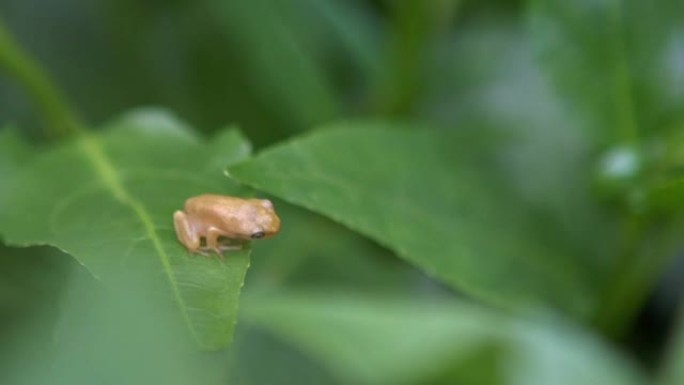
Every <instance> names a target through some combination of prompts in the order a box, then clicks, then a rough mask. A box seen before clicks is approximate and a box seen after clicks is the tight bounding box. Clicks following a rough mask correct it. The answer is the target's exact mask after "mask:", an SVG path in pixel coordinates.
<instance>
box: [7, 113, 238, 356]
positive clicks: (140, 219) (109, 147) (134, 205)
mask: <svg viewBox="0 0 684 385" xmlns="http://www.w3.org/2000/svg"><path fill="white" fill-rule="evenodd" d="M248 152H249V145H248V143H247V142H246V141H245V139H244V138H243V137H242V136H241V134H240V133H239V132H238V131H236V130H227V131H224V132H222V133H220V134H218V135H217V136H216V137H214V138H213V139H212V140H211V141H210V142H209V143H204V142H203V141H201V140H199V139H198V138H196V137H195V136H194V135H193V134H192V131H190V130H188V129H187V128H186V127H184V126H183V125H182V124H180V123H178V122H177V121H175V119H173V118H172V117H170V116H169V115H166V114H164V113H161V112H158V111H146V110H143V111H138V112H135V113H131V114H129V115H128V116H126V117H124V118H122V119H119V120H117V121H115V122H113V123H112V124H110V125H109V126H108V127H106V129H105V130H103V131H101V132H100V133H97V134H87V135H82V136H80V137H77V138H76V139H75V140H73V141H70V142H67V143H63V144H61V145H59V146H57V147H56V148H53V149H50V150H48V151H45V152H42V153H40V154H37V155H36V156H35V158H34V160H33V161H32V162H30V163H29V164H28V165H27V166H26V167H24V168H23V169H22V170H21V171H20V173H19V175H18V176H17V178H16V180H15V183H14V186H13V188H12V189H11V191H10V192H9V194H8V196H7V197H6V198H5V199H4V200H3V201H2V202H0V207H1V208H2V212H3V215H2V216H1V217H0V233H1V234H2V235H3V238H4V239H5V240H6V242H7V243H8V244H10V245H14V246H30V245H37V244H49V245H53V246H56V247H58V248H60V249H62V250H64V251H65V252H67V253H69V254H71V255H72V256H74V258H76V259H77V260H78V261H79V262H80V263H81V264H83V265H84V266H85V267H86V268H87V269H88V270H89V271H90V272H91V273H92V274H93V275H94V276H96V277H97V278H99V279H101V280H102V281H103V282H105V283H108V284H112V285H123V286H127V285H128V284H130V279H141V280H143V281H148V282H157V281H158V282H160V284H162V285H163V287H164V291H166V292H168V293H169V294H170V299H171V300H172V301H173V302H174V303H175V304H176V305H177V307H178V309H179V315H180V316H181V317H182V318H183V319H184V321H185V323H186V325H187V326H188V328H189V330H190V332H191V334H192V335H194V337H195V339H196V340H197V342H198V343H199V344H200V345H201V346H202V347H205V348H218V347H221V346H223V345H225V344H226V343H228V342H229V341H230V338H231V335H232V331H233V327H234V323H235V319H236V312H237V301H238V296H239V292H240V288H241V287H242V284H243V280H244V276H245V273H246V270H247V267H248V265H249V250H244V251H240V252H233V253H230V254H228V255H226V258H225V260H224V261H221V260H219V259H217V258H204V257H195V258H193V257H191V256H190V255H189V254H188V253H187V252H186V251H185V249H184V248H183V247H182V246H181V244H180V243H179V242H178V241H177V240H176V235H175V231H174V229H173V220H172V216H173V212H174V211H175V210H178V209H182V207H183V202H184V201H185V199H186V198H188V197H191V196H194V195H198V194H202V193H220V194H229V195H241V194H245V192H246V191H245V190H244V189H243V188H240V187H239V186H237V185H236V184H234V183H230V182H229V181H226V180H225V178H222V177H221V170H222V168H223V167H225V165H227V164H230V163H231V162H233V161H235V160H239V159H241V158H243V157H244V156H246V155H247V154H248Z"/></svg>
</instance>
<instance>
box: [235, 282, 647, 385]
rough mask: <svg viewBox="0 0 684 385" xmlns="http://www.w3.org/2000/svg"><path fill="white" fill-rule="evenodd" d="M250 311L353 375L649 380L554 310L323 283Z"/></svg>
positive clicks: (519, 384) (437, 379)
mask: <svg viewBox="0 0 684 385" xmlns="http://www.w3.org/2000/svg"><path fill="white" fill-rule="evenodd" d="M241 317H242V319H243V323H244V324H250V325H255V326H258V327H259V328H261V329H263V330H266V331H267V332H269V333H271V334H273V335H274V336H276V337H278V338H279V339H281V340H282V341H284V342H286V343H289V344H291V345H292V346H293V347H295V348H296V349H299V350H302V351H304V352H306V353H308V354H309V355H310V356H311V357H312V358H314V359H316V360H318V361H319V362H320V363H321V364H322V365H323V366H324V367H326V368H327V369H328V370H329V371H330V372H331V373H333V374H334V375H335V376H336V377H338V378H339V379H341V380H343V381H344V383H350V384H430V383H440V384H441V383H458V384H485V383H486V384H492V385H494V384H497V385H498V384H501V385H504V384H507V385H523V384H525V385H535V384H540V385H541V384H557V385H575V384H601V385H610V384H615V385H628V384H640V383H643V382H642V374H641V373H640V371H639V370H638V369H636V368H635V367H634V365H633V364H632V363H630V362H629V361H628V360H627V359H625V358H624V357H622V356H621V355H620V354H618V353H617V352H615V351H613V350H612V349H610V348H609V347H607V346H605V345H604V344H602V343H601V342H600V341H599V340H597V338H595V337H594V336H592V335H590V334H588V333H586V332H584V331H582V330H578V329H577V328H575V327H572V326H570V325H567V324H564V323H563V322H562V321H560V320H558V319H554V318H553V317H543V316H542V317H529V318H524V319H518V318H512V317H509V316H504V315H502V314H498V313H497V312H493V311H489V310H487V309H483V308H481V307H479V306H474V305H472V304H465V303H459V302H453V301H443V300H435V299H434V298H433V299H432V300H430V301H426V300H425V299H420V298H407V297H402V298H397V297H392V296H389V297H388V296H373V295H368V294H367V293H364V294H352V293H349V292H347V293H344V294H342V293H337V294H331V293H324V292H321V291H320V290H317V291H297V292H292V291H290V292H287V291H285V292H280V293H270V294H268V295H258V296H250V295H247V296H245V300H244V303H243V311H242V313H241Z"/></svg>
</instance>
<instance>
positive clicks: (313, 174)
mask: <svg viewBox="0 0 684 385" xmlns="http://www.w3.org/2000/svg"><path fill="white" fill-rule="evenodd" d="M461 143H462V142H460V141H458V140H454V138H453V137H450V136H449V135H445V134H440V133H437V132H432V131H416V130H409V129H405V127H403V128H402V127H398V126H393V125H389V124H382V123H349V124H339V125H336V126H334V127H329V128H328V129H322V130H319V131H318V132H316V133H314V134H313V135H310V136H305V137H303V138H299V139H295V140H293V141H291V142H289V143H285V144H282V145H278V146H274V147H272V148H270V149H268V150H265V151H264V152H262V153H261V154H259V155H258V156H257V157H255V158H253V159H252V160H250V161H247V162H244V163H240V164H237V165H235V166H233V167H231V168H229V173H230V175H231V176H232V177H234V178H236V179H238V180H240V181H241V182H244V183H246V184H248V185H251V186H253V187H255V188H257V189H261V190H264V191H267V192H269V193H271V194H273V195H276V196H278V197H280V198H282V199H284V200H286V201H289V202H291V203H294V204H297V205H301V206H303V207H306V208H308V209H310V210H312V211H315V212H318V213H321V214H323V215H325V216H328V217H330V218H332V219H334V220H336V221H338V222H340V223H342V224H344V225H346V226H348V227H349V228H351V229H353V230H355V231H358V232H360V233H362V234H364V235H366V236H368V237H370V238H372V239H374V240H376V241H378V242H379V243H381V244H382V245H384V246H386V247H389V248H390V249H392V250H394V251H395V252H396V253H397V254H398V255H399V256H401V257H403V258H405V259H406V260H407V261H409V262H411V263H413V264H414V265H416V266H418V267H420V268H421V269H423V270H424V271H426V272H427V273H429V274H430V275H432V276H434V277H436V278H439V279H440V280H442V281H443V282H446V283H449V284H451V285H452V286H454V287H456V288H459V289H462V290H464V291H467V292H469V293H471V294H475V295H478V296H479V297H481V298H485V299H488V300H491V301H494V302H498V303H499V304H506V305H511V304H515V305H517V304H521V303H524V304H528V305H529V304H536V305H540V304H550V303H551V304H555V305H558V306H561V307H564V308H566V309H570V310H572V311H576V312H580V313H582V312H585V311H587V310H588V306H590V305H589V302H588V301H589V300H588V291H587V290H588V289H587V287H585V285H584V283H583V276H582V273H581V269H580V267H579V266H577V261H576V260H575V259H573V258H572V256H570V255H567V254H565V253H564V252H563V251H561V249H560V248H559V247H556V246H557V245H555V244H554V243H553V240H554V238H553V235H552V234H551V232H549V229H544V228H542V227H540V226H539V223H536V222H535V219H534V217H533V216H532V215H531V214H530V213H528V212H525V211H524V210H521V209H520V207H519V202H518V203H516V202H515V200H511V199H508V198H510V197H508V196H507V195H506V193H505V192H502V191H499V188H500V187H501V186H499V185H496V184H490V183H488V182H484V181H483V180H482V172H480V171H481V169H479V168H478V167H475V166H479V164H480V163H484V160H483V159H482V156H481V155H480V154H478V153H477V151H475V152H473V151H471V149H468V148H466V147H465V146H463V145H462V144H461Z"/></svg>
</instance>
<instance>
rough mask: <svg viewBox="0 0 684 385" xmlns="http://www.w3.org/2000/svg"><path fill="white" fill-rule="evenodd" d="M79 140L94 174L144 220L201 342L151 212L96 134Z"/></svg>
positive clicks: (190, 326) (173, 287) (174, 292)
mask: <svg viewBox="0 0 684 385" xmlns="http://www.w3.org/2000/svg"><path fill="white" fill-rule="evenodd" d="M79 144H80V146H81V148H82V150H83V151H84V153H85V155H86V158H87V159H88V160H90V161H91V162H92V165H93V167H94V168H95V174H96V175H97V176H98V177H99V178H100V179H101V180H102V182H103V184H104V185H105V187H106V188H107V189H108V190H110V191H111V193H112V195H114V198H115V199H116V200H117V201H119V202H120V203H121V204H123V205H124V206H128V207H129V208H130V209H131V210H133V212H134V213H135V214H136V216H137V217H138V219H139V220H140V222H141V223H142V224H143V227H144V229H145V233H146V234H147V237H148V239H149V240H150V241H152V244H153V246H154V249H155V251H156V252H157V256H158V257H159V259H160V260H161V263H162V266H163V267H164V272H165V273H166V276H167V278H168V279H169V283H170V285H171V291H172V292H173V296H174V298H175V300H176V302H177V303H178V306H179V307H180V310H181V313H182V314H183V319H184V320H185V322H186V324H187V325H188V328H189V329H190V332H191V333H192V335H193V337H194V338H195V340H196V341H197V342H198V343H201V342H202V340H201V339H200V338H199V335H198V333H197V330H196V329H195V326H194V324H193V323H192V322H191V320H190V315H189V314H188V312H187V305H186V303H185V301H184V300H183V297H182V296H181V294H180V289H179V288H178V284H177V283H176V277H175V274H174V272H173V269H172V268H171V262H170V259H169V255H168V254H167V253H166V250H164V247H163V246H162V242H161V239H160V238H159V236H158V234H157V231H156V230H155V226H154V223H153V221H152V217H151V215H150V214H149V213H148V212H147V210H146V209H145V206H143V205H142V204H141V203H140V202H139V201H138V200H136V199H135V198H133V196H132V195H131V194H130V193H129V192H128V191H127V190H126V188H125V186H124V184H123V183H122V182H121V178H120V176H119V173H118V172H117V171H116V169H115V168H114V165H113V164H112V162H111V160H110V159H109V158H108V157H107V154H106V153H105V151H104V149H103V148H102V146H101V145H100V143H99V142H98V139H97V138H96V137H94V136H93V135H92V134H88V133H85V134H83V135H82V137H81V140H80V141H79Z"/></svg>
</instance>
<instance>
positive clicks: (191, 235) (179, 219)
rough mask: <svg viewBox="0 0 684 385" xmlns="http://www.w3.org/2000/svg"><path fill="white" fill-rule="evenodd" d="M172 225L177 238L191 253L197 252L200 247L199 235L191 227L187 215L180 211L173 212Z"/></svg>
mask: <svg viewBox="0 0 684 385" xmlns="http://www.w3.org/2000/svg"><path fill="white" fill-rule="evenodd" d="M173 225H174V227H175V229H176V236H177V237H178V240H179V241H180V242H181V243H182V244H183V246H185V248H186V249H188V251H189V252H191V253H197V252H198V251H199V248H200V237H199V235H197V233H196V232H195V229H193V228H192V226H191V225H190V222H188V217H187V216H186V215H185V213H184V212H182V211H176V212H175V213H173Z"/></svg>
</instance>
